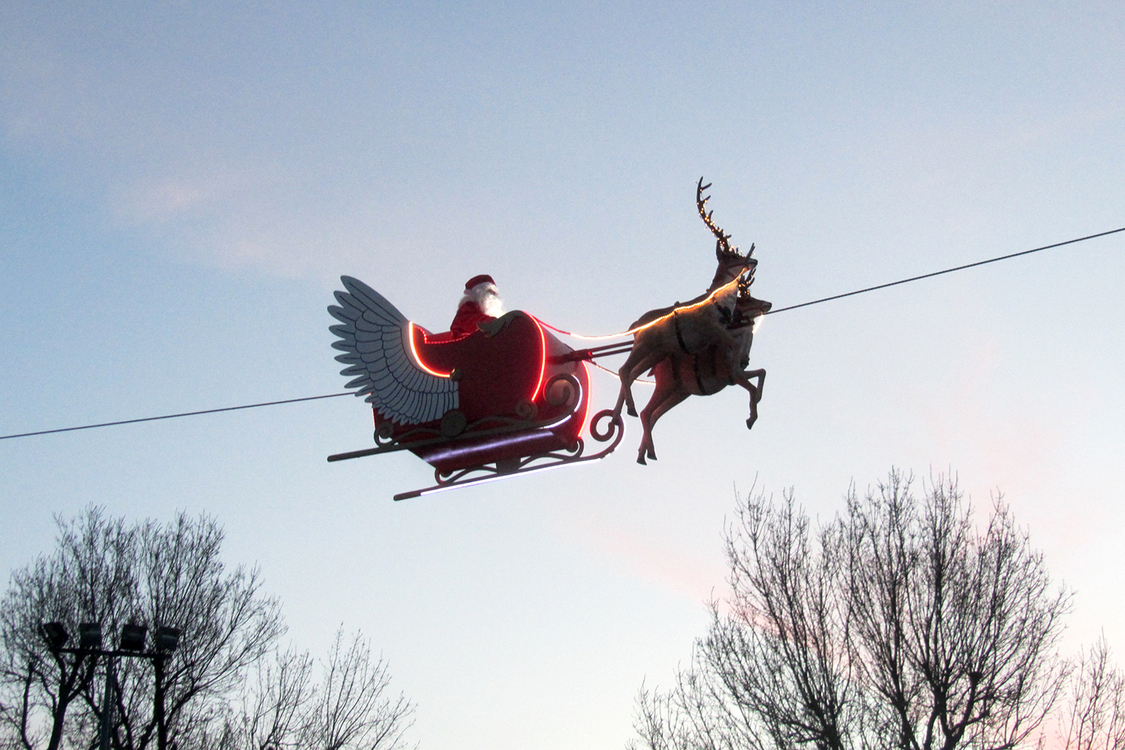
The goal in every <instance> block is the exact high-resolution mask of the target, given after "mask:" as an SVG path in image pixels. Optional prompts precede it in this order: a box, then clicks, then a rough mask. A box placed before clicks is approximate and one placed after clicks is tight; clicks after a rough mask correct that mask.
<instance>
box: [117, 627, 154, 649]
mask: <svg viewBox="0 0 1125 750" xmlns="http://www.w3.org/2000/svg"><path fill="white" fill-rule="evenodd" d="M147 632H148V628H146V627H145V626H144V625H134V624H133V623H129V624H128V625H122V626H121V640H120V641H119V642H118V647H119V648H120V649H121V650H122V651H143V650H144V647H145V633H147Z"/></svg>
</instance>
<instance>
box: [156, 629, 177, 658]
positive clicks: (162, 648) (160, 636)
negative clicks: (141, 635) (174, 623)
mask: <svg viewBox="0 0 1125 750" xmlns="http://www.w3.org/2000/svg"><path fill="white" fill-rule="evenodd" d="M179 645H180V629H179V628H173V627H169V626H168V625H161V626H160V627H158V628H157V629H156V630H155V631H154V632H153V634H152V647H153V649H154V650H156V651H159V652H160V653H165V654H170V653H172V652H173V651H175V650H176V648H178V647H179Z"/></svg>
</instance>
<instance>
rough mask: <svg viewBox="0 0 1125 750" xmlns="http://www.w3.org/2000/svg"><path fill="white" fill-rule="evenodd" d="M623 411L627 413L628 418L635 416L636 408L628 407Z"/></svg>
mask: <svg viewBox="0 0 1125 750" xmlns="http://www.w3.org/2000/svg"><path fill="white" fill-rule="evenodd" d="M625 410H626V411H627V412H628V413H629V416H630V417H635V416H637V408H636V407H635V406H629V407H627V408H626V409H625Z"/></svg>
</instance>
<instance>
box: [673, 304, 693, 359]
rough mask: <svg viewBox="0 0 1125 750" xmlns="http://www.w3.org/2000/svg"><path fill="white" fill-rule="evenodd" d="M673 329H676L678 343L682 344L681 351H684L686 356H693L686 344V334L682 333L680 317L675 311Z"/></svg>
mask: <svg viewBox="0 0 1125 750" xmlns="http://www.w3.org/2000/svg"><path fill="white" fill-rule="evenodd" d="M672 327H673V328H675V329H676V341H678V342H679V343H680V349H682V350H683V352H684V354H691V352H689V351H688V348H687V344H686V343H684V334H683V333H682V332H681V331H680V315H679V313H678V312H675V311H673V313H672Z"/></svg>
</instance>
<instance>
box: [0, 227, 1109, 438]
mask: <svg viewBox="0 0 1125 750" xmlns="http://www.w3.org/2000/svg"><path fill="white" fill-rule="evenodd" d="M1119 232H1125V227H1120V228H1118V229H1110V230H1108V231H1105V232H1098V233H1097V234H1088V235H1086V236H1084V237H1076V238H1074V239H1070V240H1064V241H1063V242H1055V243H1052V244H1050V245H1043V246H1041V247H1036V248H1032V249H1031V250H1021V251H1020V252H1018V253H1009V254H1007V255H999V256H997V257H995V258H988V259H987V260H978V261H975V262H973V263H966V264H964V265H960V266H954V267H952V268H945V269H942V270H940V271H932V272H930V273H924V274H921V275H919V276H911V277H909V278H906V279H899V280H898V281H889V282H887V283H885V284H876V285H875V286H869V287H866V288H864V289H856V290H855V291H851V292H844V293H843V294H834V295H832V296H830V297H822V298H820V299H815V300H810V301H809V302H801V303H798V304H796V305H789V306H787V307H781V308H777V309H775V310H770V312H768V313H766V314H767V315H776V314H777V313H780V312H787V311H789V310H797V309H800V308H802V307H811V306H813V305H819V304H822V303H825V302H833V301H835V300H838V299H844V298H845V297H854V296H856V295H859V294H866V293H867V292H874V291H878V290H880V289H887V288H889V287H892V286H899V285H902V284H909V283H911V282H914V281H921V280H923V279H930V278H933V277H935V276H942V275H944V274H947V273H953V272H955V271H964V270H966V269H968V268H976V267H977V266H984V265H988V264H989V263H999V262H1000V261H1002V260H1011V259H1012V258H1019V257H1021V256H1024V255H1031V254H1032V253H1038V252H1042V251H1044V250H1051V249H1053V248H1057V247H1063V246H1065V245H1073V244H1076V243H1078V242H1085V241H1087V240H1093V239H1097V238H1099V237H1108V236H1109V235H1111V234H1117V233H1119ZM717 291H718V290H717ZM711 296H713V295H711ZM708 300H710V296H709V297H708V298H707V300H704V302H706V301H708ZM700 304H703V303H700ZM544 325H546V324H544ZM547 327H548V328H551V330H554V331H557V332H558V333H561V334H563V335H565V336H572V337H574V338H582V339H586V340H591V339H609V338H620V337H623V336H627V335H630V334H631V333H633V332H634V330H629V331H625V332H622V333H616V334H607V335H604V336H580V335H578V334H573V333H570V332H568V331H564V330H562V329H559V328H555V327H554V326H547ZM594 364H595V365H596V366H598V367H600V368H601V369H603V370H606V371H607V372H610V371H609V370H607V369H606V368H604V367H601V365H597V363H594ZM351 395H354V394H353V393H352V392H351V391H343V392H341V393H328V394H325V395H323V396H305V397H303V398H288V399H282V400H280V401H264V402H262V403H258V404H243V405H241V406H224V407H220V408H218V409H202V410H200V411H187V412H181V413H178V414H162V415H160V416H156V417H140V418H137V419H121V420H117V421H115V422H100V423H98V424H86V425H79V426H77V427H59V428H56V429H52V430H36V431H34V432H20V433H15V434H12V435H0V440H14V439H16V438H26V437H34V436H36V435H53V434H56V433H60V432H75V431H77V430H93V429H97V428H99V427H116V426H118V425H126V424H138V423H140V422H156V421H158V420H162V419H178V418H180V417H196V416H200V415H203V414H218V413H220V412H227V411H239V410H242V409H258V408H262V407H267V406H280V405H282V404H295V403H299V402H302V401H317V400H320V399H326V398H338V397H340V396H351Z"/></svg>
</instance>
